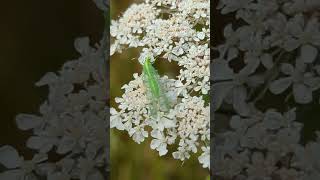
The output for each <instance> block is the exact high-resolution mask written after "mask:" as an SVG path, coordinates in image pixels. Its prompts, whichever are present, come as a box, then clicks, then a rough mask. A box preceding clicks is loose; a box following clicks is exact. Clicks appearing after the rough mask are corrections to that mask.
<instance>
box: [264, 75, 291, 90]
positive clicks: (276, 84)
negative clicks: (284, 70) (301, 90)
mask: <svg viewBox="0 0 320 180" xmlns="http://www.w3.org/2000/svg"><path fill="white" fill-rule="evenodd" d="M291 83H292V79H291V77H287V78H282V79H278V80H275V81H273V82H272V83H271V84H270V87H269V89H270V91H271V92H272V93H273V94H280V93H282V92H283V91H285V90H286V89H287V88H288V87H289V86H290V85H291Z"/></svg>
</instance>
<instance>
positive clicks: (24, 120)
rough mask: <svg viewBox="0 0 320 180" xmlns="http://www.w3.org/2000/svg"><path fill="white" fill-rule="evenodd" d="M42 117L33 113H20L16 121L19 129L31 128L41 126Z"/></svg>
mask: <svg viewBox="0 0 320 180" xmlns="http://www.w3.org/2000/svg"><path fill="white" fill-rule="evenodd" d="M41 122H42V118H41V117H39V116H35V115H31V114H19V115H17V117H16V123H17V126H18V128H19V129H21V130H29V129H33V128H35V127H37V126H39V125H40V124H41Z"/></svg>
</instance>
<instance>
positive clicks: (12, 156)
mask: <svg viewBox="0 0 320 180" xmlns="http://www.w3.org/2000/svg"><path fill="white" fill-rule="evenodd" d="M0 164H2V165H4V166H5V167H6V168H9V169H13V168H17V167H19V166H20V164H21V159H20V157H19V154H18V152H17V150H16V149H15V148H13V147H12V146H8V145H5V146H2V147H1V148H0Z"/></svg>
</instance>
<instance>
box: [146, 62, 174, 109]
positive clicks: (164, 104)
mask: <svg viewBox="0 0 320 180" xmlns="http://www.w3.org/2000/svg"><path fill="white" fill-rule="evenodd" d="M143 74H144V81H145V83H146V85H147V88H148V90H149V97H150V98H151V99H150V101H151V105H152V106H151V115H157V113H158V111H159V110H162V111H168V110H169V103H168V99H167V97H166V95H165V93H164V91H163V88H162V86H161V84H160V81H159V77H160V76H159V74H158V72H157V70H156V69H155V68H154V67H153V66H152V63H151V61H150V57H147V58H146V59H145V62H144V64H143Z"/></svg>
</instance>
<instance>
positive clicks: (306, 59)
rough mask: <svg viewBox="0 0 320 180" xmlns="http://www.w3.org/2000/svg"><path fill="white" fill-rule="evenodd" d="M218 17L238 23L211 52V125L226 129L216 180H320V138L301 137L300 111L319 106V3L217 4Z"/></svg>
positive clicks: (216, 158)
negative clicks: (215, 56)
mask: <svg viewBox="0 0 320 180" xmlns="http://www.w3.org/2000/svg"><path fill="white" fill-rule="evenodd" d="M218 9H219V11H220V13H221V14H228V13H232V14H234V15H235V17H234V19H233V21H232V23H230V24H228V25H227V26H226V27H225V28H224V36H225V41H224V42H223V43H222V44H219V45H217V46H216V47H214V49H215V50H216V51H217V54H219V55H218V57H217V58H216V59H213V65H212V68H213V70H212V72H213V76H212V77H213V82H214V83H213V87H212V90H213V92H214V93H213V102H215V103H214V107H213V108H214V110H215V113H214V116H215V122H214V123H215V125H219V126H221V127H223V125H225V124H227V125H226V126H225V128H224V129H219V133H218V132H216V133H215V136H214V137H213V142H214V144H213V147H214V149H213V150H212V152H211V153H212V156H211V158H212V162H213V165H212V167H211V170H212V176H211V177H212V178H213V179H237V180H255V179H264V180H289V179H290V180H318V179H320V173H319V172H320V169H319V167H320V156H319V151H320V138H319V137H320V136H319V135H320V133H319V132H317V131H316V132H314V136H315V137H314V139H313V140H311V139H307V138H305V137H304V138H303V137H301V131H302V128H303V126H304V124H302V123H301V122H304V121H309V119H307V117H304V116H307V115H303V116H301V114H302V113H301V112H302V110H303V109H304V106H302V105H305V106H306V107H315V106H318V105H319V88H320V57H319V48H320V20H319V9H320V1H318V0H257V1H255V0H243V1H239V0H220V1H219V5H218ZM232 14H231V15H232ZM229 15H230V14H229ZM235 64H240V65H241V66H238V67H237V66H235ZM279 103H280V104H281V106H279ZM307 104H308V105H307ZM299 113H300V114H299ZM313 113H318V112H313ZM309 122H310V121H309ZM312 123H316V121H315V122H312ZM306 139H307V140H306ZM302 142H303V143H302Z"/></svg>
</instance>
